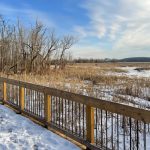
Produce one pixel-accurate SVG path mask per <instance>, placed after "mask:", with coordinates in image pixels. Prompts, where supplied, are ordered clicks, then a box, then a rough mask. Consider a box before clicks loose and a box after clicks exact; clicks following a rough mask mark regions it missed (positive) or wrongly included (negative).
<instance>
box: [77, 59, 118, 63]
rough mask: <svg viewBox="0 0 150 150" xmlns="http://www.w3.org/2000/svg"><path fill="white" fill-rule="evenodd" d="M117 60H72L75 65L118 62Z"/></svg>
mask: <svg viewBox="0 0 150 150" xmlns="http://www.w3.org/2000/svg"><path fill="white" fill-rule="evenodd" d="M118 61H119V60H117V59H109V58H105V59H92V58H91V59H82V58H79V59H74V62H75V63H104V62H118Z"/></svg>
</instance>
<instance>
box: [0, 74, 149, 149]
mask: <svg viewBox="0 0 150 150" xmlns="http://www.w3.org/2000/svg"><path fill="white" fill-rule="evenodd" d="M0 85H1V86H0V87H1V92H2V93H3V94H2V98H1V101H2V102H3V103H4V104H7V105H9V106H11V107H13V108H15V109H17V110H18V111H19V112H20V113H23V114H25V115H28V116H30V117H32V118H34V119H36V120H37V121H39V122H41V123H42V124H44V125H45V126H46V127H50V128H52V129H55V130H57V131H59V132H61V133H63V134H65V135H66V136H68V137H70V138H72V139H73V140H76V141H77V142H79V143H81V144H83V145H85V146H87V149H145V150H146V149H148V148H150V147H149V146H150V145H148V144H149V143H147V142H148V140H149V141H150V127H149V125H150V111H149V110H144V109H140V108H135V107H131V106H127V105H123V104H119V103H114V102H110V101H104V100H101V99H96V98H93V97H88V96H83V95H79V94H74V93H70V92H65V91H61V90H58V89H54V88H49V87H45V86H41V85H35V84H32V83H27V82H22V81H17V80H13V79H8V78H3V77H0Z"/></svg>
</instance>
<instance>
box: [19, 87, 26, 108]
mask: <svg viewBox="0 0 150 150" xmlns="http://www.w3.org/2000/svg"><path fill="white" fill-rule="evenodd" d="M24 100H25V99H24V87H21V86H20V87H19V105H20V109H21V110H24Z"/></svg>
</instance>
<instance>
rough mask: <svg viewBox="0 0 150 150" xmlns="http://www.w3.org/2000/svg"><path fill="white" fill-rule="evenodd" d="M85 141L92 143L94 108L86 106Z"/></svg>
mask: <svg viewBox="0 0 150 150" xmlns="http://www.w3.org/2000/svg"><path fill="white" fill-rule="evenodd" d="M86 128H87V129H86V130H87V141H88V142H90V143H94V108H93V107H91V106H86Z"/></svg>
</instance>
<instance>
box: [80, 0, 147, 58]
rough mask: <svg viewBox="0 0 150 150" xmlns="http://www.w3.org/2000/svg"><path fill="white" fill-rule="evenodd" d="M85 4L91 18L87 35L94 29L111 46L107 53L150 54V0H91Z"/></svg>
mask: <svg viewBox="0 0 150 150" xmlns="http://www.w3.org/2000/svg"><path fill="white" fill-rule="evenodd" d="M81 7H82V8H84V9H86V11H87V15H88V17H89V19H90V21H89V24H88V26H87V27H85V28H84V33H85V34H84V35H85V36H84V37H86V36H87V37H90V36H91V34H89V30H90V31H91V32H92V36H95V37H97V38H98V39H99V41H100V42H101V41H105V42H107V43H108V45H111V49H112V50H111V51H109V53H108V51H106V53H107V56H115V55H114V54H113V53H115V54H118V55H119V56H116V57H121V55H123V54H124V56H125V57H126V56H128V57H129V56H133V55H135V56H136V55H139V56H143V55H145V56H150V0H115V1H112V0H105V1H104V0H87V1H86V2H85V3H84V4H82V6H81ZM80 28H82V27H80ZM91 32H90V33H91ZM93 49H94V48H93ZM97 49H98V48H97ZM99 49H102V48H101V47H99ZM93 51H94V50H93ZM87 53H88V52H87ZM142 54H143V55H142Z"/></svg>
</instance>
